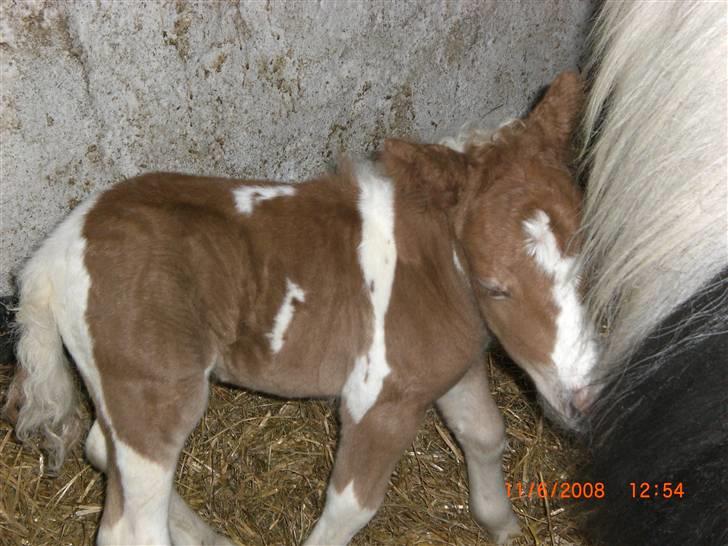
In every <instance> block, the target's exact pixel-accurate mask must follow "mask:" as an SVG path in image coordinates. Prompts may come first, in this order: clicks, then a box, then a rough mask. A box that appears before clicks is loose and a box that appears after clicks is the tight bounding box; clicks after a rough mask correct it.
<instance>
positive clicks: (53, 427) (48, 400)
mask: <svg viewBox="0 0 728 546" xmlns="http://www.w3.org/2000/svg"><path fill="white" fill-rule="evenodd" d="M49 243H51V240H50V239H49V240H48V241H47V242H46V244H45V245H43V247H41V249H40V250H39V251H38V252H37V253H36V254H35V255H34V256H33V258H31V259H30V261H29V262H28V263H27V264H26V266H25V268H24V269H23V271H22V273H21V274H20V276H19V288H20V305H19V308H18V310H17V314H16V318H15V328H16V330H17V333H18V344H17V348H16V351H17V353H16V354H17V360H18V367H17V370H16V373H15V377H14V378H13V381H12V383H11V385H10V389H9V391H8V397H7V401H6V403H5V407H4V414H5V416H6V418H8V420H10V421H14V422H15V432H16V435H17V437H18V439H19V440H21V441H22V442H28V441H29V440H30V439H32V438H34V437H36V436H39V437H40V439H41V446H42V448H43V449H44V451H45V452H46V453H47V455H48V460H47V463H46V468H47V471H48V472H49V473H56V472H57V471H58V470H59V468H60V467H61V465H62V464H63V459H64V458H65V455H66V450H67V448H68V447H69V446H70V445H71V444H73V443H74V442H75V440H77V439H78V436H79V433H80V430H81V427H80V424H81V421H80V418H79V414H78V404H77V400H78V398H77V388H76V385H75V381H74V378H73V375H72V373H71V370H70V365H69V362H68V360H67V358H66V355H65V353H64V349H63V341H62V339H61V335H60V332H59V330H58V324H57V320H56V316H55V314H54V311H53V308H54V304H53V302H54V298H55V297H56V292H55V289H56V287H55V286H54V278H53V277H54V271H56V272H57V269H56V268H55V267H54V262H55V260H54V259H53V248H52V244H49Z"/></svg>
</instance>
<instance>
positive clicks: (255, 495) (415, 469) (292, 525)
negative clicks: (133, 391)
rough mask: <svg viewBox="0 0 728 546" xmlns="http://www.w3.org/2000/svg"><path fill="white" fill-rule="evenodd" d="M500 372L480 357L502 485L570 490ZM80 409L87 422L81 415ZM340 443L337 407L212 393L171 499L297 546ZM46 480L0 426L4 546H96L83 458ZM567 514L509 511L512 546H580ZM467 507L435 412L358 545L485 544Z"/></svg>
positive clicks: (34, 455)
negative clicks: (499, 419) (493, 410)
mask: <svg viewBox="0 0 728 546" xmlns="http://www.w3.org/2000/svg"><path fill="white" fill-rule="evenodd" d="M503 360H505V359H504V358H502V357H498V356H496V357H494V356H491V355H488V356H487V357H486V362H485V365H486V366H488V367H489V368H490V370H491V377H492V384H491V390H492V392H493V393H494V395H495V397H496V400H497V402H498V405H499V407H500V408H501V410H502V411H503V413H504V415H505V418H506V423H507V427H508V442H509V446H508V448H507V450H506V453H505V456H504V466H505V468H506V472H507V477H506V479H507V480H508V481H510V482H516V481H519V480H520V481H523V482H526V483H530V482H532V481H536V482H538V481H545V482H549V483H553V481H554V480H559V481H561V480H567V479H568V477H569V475H570V473H571V472H572V471H573V469H574V466H575V464H576V462H577V455H578V451H577V450H576V448H575V447H574V446H573V445H572V444H571V443H570V442H569V441H568V440H567V439H565V438H563V437H561V436H559V435H558V434H557V433H555V432H554V431H553V430H552V429H551V428H550V426H549V425H548V423H547V422H546V421H544V419H543V417H542V414H541V412H540V410H539V409H538V408H537V405H536V403H535V402H534V401H533V398H532V394H531V393H528V392H527V391H528V390H529V389H530V387H529V386H528V384H527V383H526V382H525V381H523V380H522V379H521V378H519V375H518V373H517V372H514V371H513V370H508V371H504V367H512V365H510V366H509V365H508V364H507V363H505V364H504V362H502V361H503ZM11 373H12V363H4V364H3V363H0V396H4V394H5V391H6V390H7V386H8V384H9V382H10V377H11ZM85 409H86V413H87V414H89V411H90V410H89V408H88V403H86V408H85ZM89 419H90V417H89ZM141 426H143V424H141ZM336 437H337V424H336V411H335V406H334V403H333V402H321V401H286V400H278V399H272V398H267V397H263V396H258V395H255V394H251V393H249V392H245V391H242V390H237V389H232V388H228V387H224V386H214V387H213V388H212V394H211V398H210V403H209V407H208V410H207V412H206V414H205V416H204V419H203V421H202V422H201V424H200V425H199V426H198V427H197V429H196V430H195V432H194V433H193V434H192V436H191V437H190V438H189V440H188V442H187V445H186V446H185V449H184V452H183V454H182V456H181V459H180V464H179V468H178V472H177V488H178V490H179V491H180V493H181V495H182V496H183V497H184V498H185V499H186V500H187V501H188V502H189V503H190V504H191V506H192V507H193V508H194V509H195V510H197V511H198V512H199V513H200V514H202V516H203V517H204V518H205V519H206V520H207V521H209V522H210V523H211V524H212V525H213V526H215V527H217V528H218V529H220V530H222V531H223V532H224V533H226V534H227V535H228V536H230V537H232V538H233V539H234V540H235V541H237V542H238V543H239V544H242V545H288V544H298V543H300V542H301V541H302V539H303V538H305V536H306V535H307V533H308V531H309V530H310V529H311V527H312V525H313V524H314V522H315V520H316V518H317V516H318V515H319V513H320V511H321V509H322V506H323V500H324V493H325V490H326V480H327V477H328V475H329V472H330V470H331V467H332V464H333V460H334V454H335V449H336V447H335V446H336ZM42 472H43V460H42V457H41V455H40V453H39V452H38V451H36V450H33V449H31V448H22V447H21V446H20V445H19V444H17V443H16V441H15V440H14V437H13V433H12V428H11V427H10V425H9V424H7V423H5V422H0V544H1V545H2V546H5V545H8V546H9V545H21V544H22V545H32V546H46V545H47V546H51V545H52V546H61V545H75V546H82V545H90V544H92V543H93V537H94V532H95V530H96V527H97V525H98V521H99V517H100V513H101V508H102V506H103V483H104V479H103V476H102V475H101V474H99V473H98V472H96V471H95V470H93V469H92V468H91V467H90V466H89V465H88V464H87V462H86V461H85V459H84V458H83V454H82V449H81V447H80V446H78V447H76V448H75V449H74V451H73V452H72V453H71V455H70V456H69V457H68V459H67V460H66V464H65V465H64V467H63V469H62V472H61V474H60V475H59V476H58V477H55V478H49V477H43V476H42ZM514 496H516V494H515V493H514ZM564 502H565V501H562V500H559V499H546V500H544V499H540V498H538V497H534V498H531V499H529V498H516V499H514V500H513V505H514V507H515V510H516V511H517V512H518V514H519V516H520V519H521V522H522V524H524V530H525V532H524V536H523V537H522V538H520V539H518V541H517V544H519V545H526V544H529V545H533V544H535V545H542V544H543V545H547V546H559V545H561V546H568V545H583V544H585V541H584V540H583V539H582V538H581V537H580V535H579V533H578V531H577V530H576V529H575V514H576V512H577V507H576V506H574V505H569V504H564ZM467 504H468V503H467V476H466V471H465V464H464V461H463V456H462V453H461V452H460V450H459V448H458V447H457V445H456V443H455V441H454V440H453V438H452V436H451V435H450V433H449V432H448V431H447V429H446V428H445V426H444V425H443V423H442V421H441V420H440V419H439V417H438V416H437V415H436V413H435V412H434V411H432V410H431V411H430V412H428V415H427V419H426V421H425V423H424V424H423V426H422V427H421V429H420V432H419V434H418V436H417V439H416V441H415V442H414V444H413V445H412V446H411V447H410V448H409V449H408V450H407V452H406V453H405V455H404V456H403V457H402V460H401V461H400V464H399V465H398V467H397V470H396V472H395V473H394V475H393V476H392V479H391V485H390V488H389V492H388V494H387V497H386V500H385V502H384V505H383V507H382V508H381V509H380V510H379V512H378V513H377V515H376V516H375V518H374V519H373V520H372V522H371V523H370V524H369V526H368V527H366V528H365V529H364V530H363V531H362V532H360V533H359V535H358V536H357V537H356V538H355V540H354V544H358V545H364V544H407V545H409V544H413V545H414V544H432V545H438V544H483V545H486V544H490V542H489V541H488V538H487V535H486V534H485V532H484V531H483V530H482V529H480V528H479V527H478V526H477V524H476V523H475V522H474V521H473V520H472V518H471V516H470V514H469V512H468V508H467Z"/></svg>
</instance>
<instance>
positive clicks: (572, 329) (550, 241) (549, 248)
mask: <svg viewBox="0 0 728 546" xmlns="http://www.w3.org/2000/svg"><path fill="white" fill-rule="evenodd" d="M523 229H524V231H525V232H526V251H527V252H528V254H529V255H531V256H533V258H534V259H535V261H536V263H537V264H538V265H539V267H540V268H541V269H542V270H543V271H545V272H546V273H548V274H549V275H550V276H551V277H552V278H553V281H554V285H553V289H552V293H553V298H554V302H555V303H556V306H557V307H558V309H559V312H558V316H557V317H556V340H555V342H554V347H553V350H552V352H551V361H552V362H553V363H554V365H555V366H556V370H557V373H558V377H559V380H560V382H561V384H562V385H563V386H564V387H565V388H566V389H567V390H568V391H569V392H574V391H576V390H578V389H581V388H582V387H585V386H587V385H588V383H589V373H590V372H591V370H592V368H593V367H594V364H595V363H596V358H597V352H596V344H595V341H594V332H593V329H592V327H591V326H590V325H589V324H588V321H587V320H586V318H585V313H584V307H583V305H582V304H581V301H580V298H579V290H578V283H579V276H578V272H577V271H576V267H575V258H570V257H565V256H562V255H561V251H560V250H559V246H558V243H557V241H556V237H555V236H554V234H553V232H552V230H551V226H550V219H549V216H548V214H546V213H545V212H544V211H542V210H538V211H536V214H535V215H534V216H533V218H530V219H529V220H526V221H525V222H524V223H523Z"/></svg>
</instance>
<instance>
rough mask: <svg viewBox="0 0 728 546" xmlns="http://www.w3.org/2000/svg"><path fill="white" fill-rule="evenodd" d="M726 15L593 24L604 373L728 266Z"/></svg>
mask: <svg viewBox="0 0 728 546" xmlns="http://www.w3.org/2000/svg"><path fill="white" fill-rule="evenodd" d="M727 11H728V10H726V6H725V3H723V2H698V1H685V2H608V3H606V4H605V5H604V7H603V9H602V10H601V12H600V16H599V18H598V20H597V22H596V27H595V30H594V35H593V38H592V39H593V42H594V47H593V55H592V59H591V65H592V66H597V67H598V69H597V70H596V73H595V78H594V80H593V84H592V89H591V94H590V97H589V100H588V104H587V107H586V111H585V117H584V122H583V128H582V129H583V133H584V135H585V143H584V147H583V149H582V154H583V155H582V157H583V158H584V166H585V169H588V170H589V171H590V175H589V181H588V187H587V195H586V202H585V206H584V215H583V222H584V224H583V225H584V228H583V237H584V246H583V260H584V266H585V271H586V272H587V273H588V275H589V276H590V278H591V279H592V285H591V288H590V290H589V292H588V295H587V303H588V306H589V309H590V313H591V315H592V319H593V320H594V321H595V323H596V324H605V323H606V324H607V325H608V328H609V334H610V335H609V336H608V339H606V340H605V343H606V345H605V347H604V348H603V360H602V365H603V366H604V368H603V370H604V371H605V372H607V371H608V370H610V369H614V368H615V366H616V365H618V364H619V363H621V362H625V361H626V359H627V358H628V357H629V356H630V354H632V353H633V351H634V350H635V349H636V347H637V345H638V344H639V343H640V342H641V341H642V340H644V339H645V337H646V336H647V335H649V333H650V332H651V331H652V330H653V329H654V328H655V327H656V326H657V325H658V324H659V323H660V322H661V321H662V320H663V319H665V318H666V317H667V316H668V315H669V314H670V312H671V311H673V310H674V309H675V308H676V307H677V306H679V305H680V304H681V303H683V302H684V301H685V300H687V299H688V298H689V297H690V296H692V295H693V294H695V293H696V292H698V291H700V290H701V289H703V288H704V287H705V285H706V283H708V282H709V281H710V279H711V278H713V277H714V276H715V275H716V274H717V273H718V272H719V271H721V270H722V269H723V268H725V267H726V266H728V219H727V214H728V212H727V211H728V198H727V195H726V192H727V187H728V180H727V178H728V166H727V165H726V153H727V151H728V143H727V142H726V128H727V127H728V123H727V120H726V103H727V102H728V101H727V99H726V93H727V90H728V79H727V78H726V59H727V58H728V51H726V48H727V46H726V42H727V41H726V33H727V30H728V28H727V24H726V23H727V21H726V19H727V18H726V12H727Z"/></svg>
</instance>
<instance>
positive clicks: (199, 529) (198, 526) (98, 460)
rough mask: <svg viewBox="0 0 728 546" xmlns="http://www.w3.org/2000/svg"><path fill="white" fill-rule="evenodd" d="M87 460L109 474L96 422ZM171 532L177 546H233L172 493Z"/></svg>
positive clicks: (88, 447)
mask: <svg viewBox="0 0 728 546" xmlns="http://www.w3.org/2000/svg"><path fill="white" fill-rule="evenodd" d="M86 457H88V460H89V461H90V462H91V464H92V465H93V466H94V467H95V468H97V469H98V470H100V471H101V472H104V473H107V472H108V456H107V447H106V437H105V436H104V433H103V432H102V430H101V425H100V424H99V422H98V421H94V424H93V426H92V427H91V430H90V431H89V433H88V436H87V438H86ZM169 531H170V534H171V535H172V544H174V545H175V546H193V545H196V546H233V544H232V542H230V541H229V540H228V539H227V538H225V537H224V536H222V535H218V534H217V533H216V532H215V531H213V530H212V529H211V528H210V527H209V526H208V525H207V524H206V523H205V522H204V521H203V520H202V518H201V517H200V516H199V515H198V514H197V513H196V512H195V511H194V510H192V509H191V508H190V507H189V506H187V503H185V501H184V499H183V498H182V497H180V496H179V493H177V491H175V490H174V489H172V497H171V500H170V505H169Z"/></svg>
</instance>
